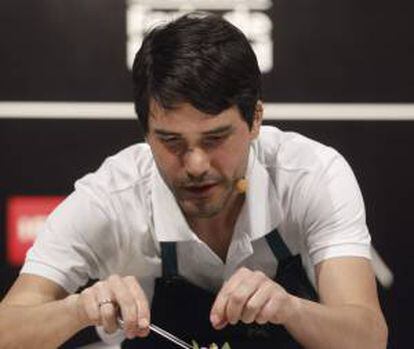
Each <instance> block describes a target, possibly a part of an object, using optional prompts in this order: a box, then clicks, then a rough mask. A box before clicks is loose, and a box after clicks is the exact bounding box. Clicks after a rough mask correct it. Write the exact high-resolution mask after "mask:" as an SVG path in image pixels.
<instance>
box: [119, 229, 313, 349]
mask: <svg viewBox="0 0 414 349" xmlns="http://www.w3.org/2000/svg"><path fill="white" fill-rule="evenodd" d="M266 240H267V243H268V244H269V247H270V248H271V250H272V252H273V254H274V256H275V257H276V258H277V260H278V262H279V265H278V268H277V273H276V277H275V278H274V280H275V281H276V282H277V283H278V284H280V285H281V286H282V287H283V288H285V290H286V291H287V292H289V293H290V294H293V295H296V296H298V297H301V298H306V299H309V300H315V301H316V300H317V294H316V292H315V290H314V288H313V286H312V284H311V283H310V282H309V280H308V277H307V275H306V272H305V270H304V269H303V267H302V262H301V258H300V255H296V256H293V255H292V254H291V253H290V251H289V249H288V248H287V246H286V244H285V243H284V241H283V240H282V238H281V237H280V235H279V233H278V231H277V229H275V230H273V231H272V232H270V233H269V234H267V235H266ZM161 258H162V276H161V277H160V278H157V279H156V280H155V289H154V298H153V301H152V307H151V322H153V323H154V324H156V325H157V326H159V327H161V328H163V329H165V330H167V331H169V332H171V333H173V334H174V335H176V336H178V337H179V338H181V339H183V340H184V341H186V342H188V343H191V341H192V340H193V339H194V340H196V341H197V342H198V344H199V345H200V346H208V345H209V344H210V343H212V342H215V343H217V344H218V345H219V347H221V345H222V344H224V342H228V343H229V344H230V346H231V348H232V349H243V348H246V349H247V348H249V349H251V348H260V349H262V348H269V349H270V348H272V349H275V348H277V349H285V348H286V349H294V348H301V346H300V345H299V344H298V343H297V342H296V341H295V340H294V339H293V338H292V336H291V335H290V334H289V333H288V332H287V331H286V329H285V328H284V327H283V326H280V325H272V324H266V325H258V324H250V325H247V324H243V323H238V324H237V325H227V326H226V327H225V328H224V329H222V330H220V331H217V330H215V329H214V328H213V327H212V326H211V323H210V320H209V316H210V310H211V307H212V305H213V303H214V300H215V298H216V295H215V294H213V293H212V292H209V291H206V290H204V289H202V288H200V287H197V286H195V285H193V284H191V283H190V282H188V281H187V280H185V279H184V278H183V277H182V276H180V275H179V273H178V268H177V252H176V243H175V242H161ZM122 348H124V349H125V348H128V349H130V348H143V349H164V348H165V349H168V348H170V349H177V348H178V347H177V346H176V345H175V344H174V343H172V342H170V341H168V340H166V339H164V338H162V337H160V336H159V335H158V334H156V333H150V335H149V336H148V337H147V338H144V339H142V338H136V339H133V340H128V339H127V340H125V341H124V342H123V343H122Z"/></svg>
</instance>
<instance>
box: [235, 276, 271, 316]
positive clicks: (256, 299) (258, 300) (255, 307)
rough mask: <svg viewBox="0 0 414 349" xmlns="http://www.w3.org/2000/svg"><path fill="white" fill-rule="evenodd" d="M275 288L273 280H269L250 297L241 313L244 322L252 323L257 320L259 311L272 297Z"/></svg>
mask: <svg viewBox="0 0 414 349" xmlns="http://www.w3.org/2000/svg"><path fill="white" fill-rule="evenodd" d="M273 288H274V287H273V285H272V281H270V280H269V281H267V282H265V283H263V284H262V285H261V286H260V287H259V288H258V289H257V291H256V292H255V293H254V295H253V296H252V297H250V299H249V300H248V301H247V303H246V305H245V306H244V308H243V312H242V314H241V320H242V321H243V322H244V323H246V324H250V323H252V322H254V321H255V320H256V317H257V315H258V314H259V312H260V311H261V310H262V308H263V307H264V306H265V304H266V303H267V302H268V301H269V299H270V298H271V296H272V290H273Z"/></svg>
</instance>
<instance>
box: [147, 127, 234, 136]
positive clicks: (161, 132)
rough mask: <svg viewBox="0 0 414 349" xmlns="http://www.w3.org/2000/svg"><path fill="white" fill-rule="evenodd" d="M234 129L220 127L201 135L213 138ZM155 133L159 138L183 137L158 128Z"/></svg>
mask: <svg viewBox="0 0 414 349" xmlns="http://www.w3.org/2000/svg"><path fill="white" fill-rule="evenodd" d="M232 129H233V125H225V126H219V127H217V128H214V129H212V130H208V131H205V132H202V133H201V134H202V135H204V136H211V135H215V134H221V133H226V132H229V131H231V130H232ZM154 133H155V134H157V135H159V136H181V134H180V133H177V132H170V131H166V130H162V129H157V128H156V129H155V130H154Z"/></svg>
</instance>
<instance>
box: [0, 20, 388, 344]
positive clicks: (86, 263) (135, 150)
mask: <svg viewBox="0 0 414 349" xmlns="http://www.w3.org/2000/svg"><path fill="white" fill-rule="evenodd" d="M133 82H134V103H135V109H136V112H137V115H138V117H139V121H140V124H141V126H142V129H143V131H144V134H145V138H146V142H145V143H142V144H135V145H132V146H130V147H128V148H126V149H124V150H122V151H121V152H119V153H118V154H115V155H113V156H110V157H109V158H107V159H106V160H105V161H104V162H103V164H102V165H101V167H100V168H99V169H97V171H96V172H94V173H90V174H87V175H86V176H85V177H83V178H81V179H80V180H78V181H77V182H76V183H75V190H74V191H73V193H72V194H71V195H69V197H68V198H67V199H66V200H65V201H64V202H63V203H62V204H61V205H60V206H59V207H58V208H57V209H56V210H55V211H54V212H53V213H52V214H51V215H50V217H49V218H48V220H47V222H46V224H45V226H44V227H43V229H42V231H41V232H40V234H39V236H38V239H37V240H36V242H35V244H34V246H33V247H32V249H31V250H30V251H29V253H28V255H27V258H26V262H25V264H24V266H23V268H22V270H21V273H20V276H19V277H18V279H17V281H16V282H15V284H14V285H13V287H12V288H11V289H10V291H9V292H8V294H7V295H6V297H5V299H4V300H3V301H2V303H1V305H0V332H1V334H2V335H1V336H0V348H29V347H30V348H49V347H50V348H54V347H57V346H59V345H60V344H62V343H63V342H64V341H65V340H67V339H68V338H70V337H71V336H73V335H74V334H75V333H77V332H78V331H79V330H81V329H83V328H85V327H87V326H97V327H98V331H99V333H100V334H101V335H102V337H103V338H104V339H105V340H107V341H119V342H122V346H123V347H124V348H145V349H150V348H174V347H175V346H174V344H173V343H170V342H169V341H167V340H165V339H164V338H162V337H160V336H158V335H157V334H155V333H153V332H152V331H150V329H149V325H150V323H153V324H156V325H157V326H159V327H161V328H163V329H165V330H168V331H171V332H173V333H174V334H176V335H178V336H179V337H181V338H182V339H184V340H186V341H191V339H192V338H194V339H196V340H197V341H198V342H199V343H200V344H203V345H205V344H208V343H210V342H213V341H214V342H218V343H224V342H225V341H227V342H229V343H230V344H231V346H232V348H233V349H234V348H236V349H237V348H253V347H257V348H301V347H304V348H336V349H340V348H364V349H369V348H375V349H378V348H385V347H386V341H387V327H386V324H385V321H384V318H383V315H382V312H381V309H380V306H379V302H378V297H377V292H376V284H375V278H374V274H373V271H372V268H371V264H370V253H369V251H370V236H369V232H368V229H367V226H366V222H365V212H364V204H363V200H362V197H361V193H360V190H359V188H358V184H357V182H356V179H355V177H354V175H353V173H352V170H351V169H350V167H349V165H348V164H347V162H346V161H345V160H344V158H343V157H342V156H341V155H340V154H339V153H338V152H337V151H335V150H334V149H332V148H330V147H327V146H324V145H322V144H320V143H318V142H316V141H313V140H310V139H308V138H306V137H304V136H302V135H299V134H296V133H291V132H284V131H281V130H279V129H278V128H276V127H270V126H261V124H262V116H263V112H264V110H263V103H262V100H261V91H260V71H259V68H258V64H257V60H256V57H255V55H254V53H253V50H252V48H251V47H250V45H249V43H248V40H247V39H246V37H245V36H244V35H243V34H242V33H241V32H240V31H239V30H238V29H236V28H235V27H234V26H233V25H231V24H230V23H228V22H227V21H225V20H224V19H221V18H219V17H217V16H214V15H206V14H189V15H185V16H183V17H180V18H178V19H177V20H175V21H172V22H170V23H168V24H165V25H162V26H159V27H156V28H154V29H153V30H151V31H150V32H149V33H148V34H147V35H146V37H145V39H144V41H143V44H142V46H141V48H140V50H139V51H138V53H137V55H136V58H135V61H134V66H133ZM90 279H96V280H98V281H97V282H95V283H94V284H93V285H92V286H90V287H86V288H84V289H83V290H82V291H78V290H79V289H80V288H81V287H82V286H84V285H85V284H86V283H87V281H88V280H90ZM119 319H122V321H123V326H122V329H120V328H119ZM21 324H24V326H21Z"/></svg>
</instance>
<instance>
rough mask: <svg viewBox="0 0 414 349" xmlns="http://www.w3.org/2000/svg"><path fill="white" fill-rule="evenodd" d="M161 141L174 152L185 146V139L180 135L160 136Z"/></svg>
mask: <svg viewBox="0 0 414 349" xmlns="http://www.w3.org/2000/svg"><path fill="white" fill-rule="evenodd" d="M160 141H161V142H162V143H163V144H164V146H165V147H167V148H168V149H169V150H171V151H173V152H179V151H181V150H182V149H183V147H184V141H183V140H182V139H181V138H178V137H166V138H160Z"/></svg>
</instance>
